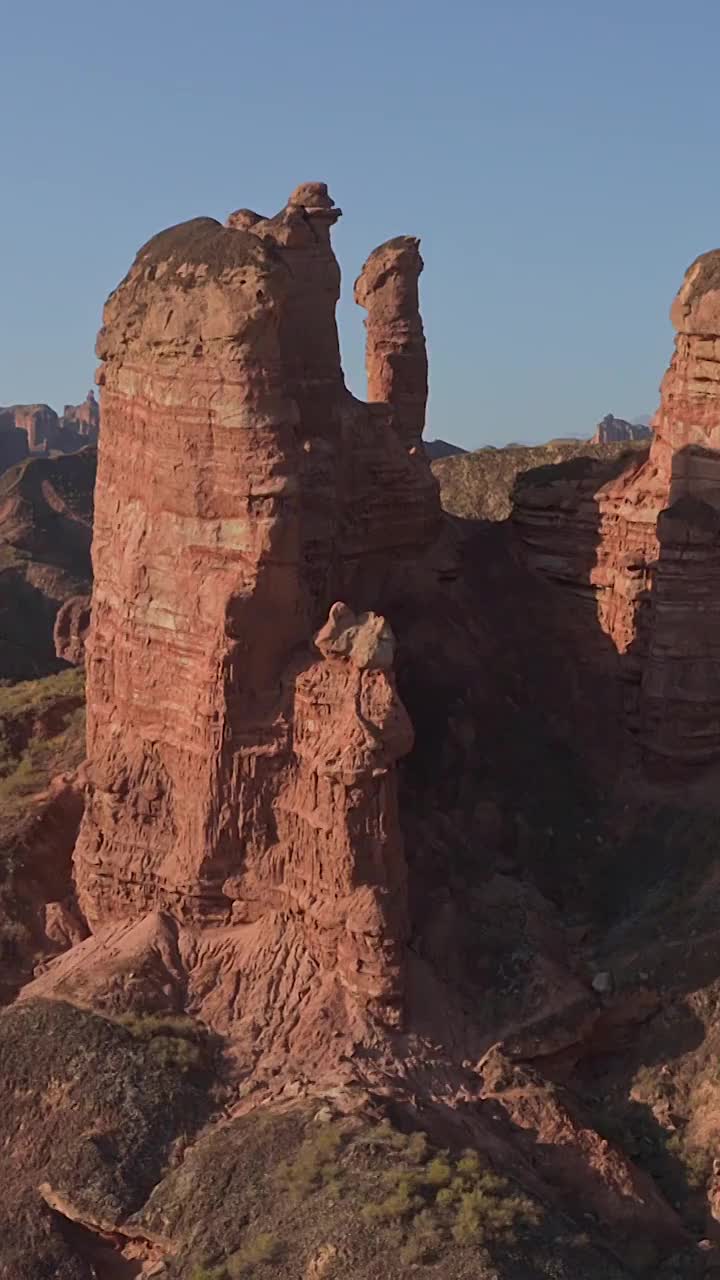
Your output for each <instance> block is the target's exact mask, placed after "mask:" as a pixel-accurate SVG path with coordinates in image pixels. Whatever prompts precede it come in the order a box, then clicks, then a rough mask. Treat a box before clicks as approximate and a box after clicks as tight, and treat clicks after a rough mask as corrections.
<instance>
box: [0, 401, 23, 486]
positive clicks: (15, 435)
mask: <svg viewBox="0 0 720 1280" xmlns="http://www.w3.org/2000/svg"><path fill="white" fill-rule="evenodd" d="M28 452H29V450H28V442H27V432H25V431H22V430H21V429H20V428H19V427H16V426H15V418H14V416H13V415H11V414H10V412H9V411H8V410H6V409H0V473H1V472H3V471H7V470H8V468H9V467H14V466H16V465H17V463H18V462H22V461H23V459H24V458H27V456H28Z"/></svg>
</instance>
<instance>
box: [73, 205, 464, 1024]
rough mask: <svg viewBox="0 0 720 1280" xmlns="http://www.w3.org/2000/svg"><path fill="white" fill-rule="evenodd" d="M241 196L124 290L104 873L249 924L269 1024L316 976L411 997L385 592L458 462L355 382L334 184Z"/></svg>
mask: <svg viewBox="0 0 720 1280" xmlns="http://www.w3.org/2000/svg"><path fill="white" fill-rule="evenodd" d="M241 213H242V216H240V214H238V215H234V216H233V217H232V218H231V219H230V225H229V226H228V227H227V228H223V227H221V226H220V225H219V224H218V223H216V222H214V221H213V220H212V219H207V218H201V219H196V220H195V221H193V222H190V223H186V224H183V225H181V226H179V227H175V228H172V229H170V230H169V231H166V232H163V233H161V234H160V235H159V236H156V237H155V238H154V239H153V240H151V241H150V242H149V243H148V244H147V245H146V246H145V247H144V248H143V249H141V250H140V253H139V254H138V256H137V258H136V261H135V263H134V265H133V267H132V268H131V270H130V272H129V273H128V275H127V276H126V278H125V280H124V281H123V282H122V283H121V284H120V286H119V287H118V288H117V289H116V291H115V292H114V293H113V294H112V295H111V297H110V298H109V300H108V303H107V305H106V308H105V314H104V325H103V329H102V331H101V333H100V336H99V339H98V354H99V355H100V358H101V360H102V361H103V365H102V370H101V374H100V382H101V384H102V386H103V397H102V412H103V422H104V430H103V439H102V441H101V446H100V459H99V476H98V489H97V495H98V496H97V507H96V523H95V538H94V547H93V558H94V568H95V588H94V595H93V617H92V626H91V630H90V636H89V639H88V645H87V652H88V660H87V669H88V675H87V683H88V722H89V724H88V754H89V765H88V777H89V791H88V798H87V807H86V813H85V818H84V821H83V826H82V830H81V833H80V838H79V841H78V846H77V850H76V875H77V880H78V888H79V897H80V902H81V905H82V907H83V909H84V910H85V912H86V914H87V917H88V919H89V920H90V922H91V925H92V926H93V927H95V928H97V927H98V926H100V925H101V924H103V923H105V922H109V921H111V920H114V919H117V918H118V917H122V916H129V917H140V916H142V915H143V914H144V913H145V912H148V911H151V910H153V909H155V908H164V909H166V910H169V911H171V912H172V913H173V914H174V915H176V916H179V917H181V918H183V919H185V920H186V921H193V920H200V919H204V920H206V921H214V922H216V925H217V926H221V925H223V926H227V927H229V928H230V929H231V931H232V933H231V935H229V936H231V937H232V939H233V941H232V947H233V948H234V952H233V954H234V956H235V960H234V961H233V967H235V966H236V965H239V972H240V973H242V974H243V975H244V976H243V977H241V979H240V983H241V993H240V996H239V1000H240V1005H241V1007H242V1016H244V1017H245V1018H246V1021H247V1022H248V1024H249V1023H250V1021H251V1019H252V1017H255V1018H256V1019H257V1018H258V1017H260V1018H262V1017H266V1018H273V1019H275V1020H277V1017H278V1016H279V1015H280V1016H282V1017H286V1018H289V1017H295V1016H296V1006H297V1005H298V1003H299V1002H300V1003H301V1002H302V1000H303V999H307V992H308V984H310V987H312V986H313V985H314V986H315V987H316V989H317V991H316V992H315V993H314V995H316V994H318V993H319V1002H320V1003H321V1004H322V1003H324V1004H325V1005H326V1006H327V1004H328V1002H333V1001H334V1002H335V1003H337V1001H338V999H340V1001H341V1003H342V1001H344V1000H346V999H347V997H348V995H349V997H351V999H352V1001H353V1002H354V1006H355V1007H356V1008H357V1009H358V1010H360V1011H362V1010H363V1009H365V1008H366V1007H368V1006H371V1007H372V1008H374V1009H376V1010H378V1011H381V1012H383V1013H384V1015H385V1016H388V1017H391V1018H394V1017H395V1016H396V1012H395V1011H396V1010H397V1006H398V1002H399V999H400V997H401V995H402V951H403V943H404V940H405V937H406V933H407V907H406V892H405V863H404V857H403V850H402V840H401V835H400V829H399V821H398V814H397V797H396V781H395V775H394V764H395V761H396V760H397V758H398V757H399V756H400V755H402V754H403V753H404V752H406V751H407V750H408V749H409V747H410V744H411V741H412V734H411V728H410V725H409V722H408V719H407V716H406V715H405V712H404V710H403V708H402V706H401V704H400V702H399V700H398V698H397V694H396V692H395V686H394V678H393V671H392V650H393V641H392V634H391V632H390V630H389V628H388V627H387V625H386V624H385V623H384V621H383V619H382V618H380V617H377V616H375V615H374V614H372V613H367V612H365V611H367V610H368V608H369V607H370V606H372V605H373V604H382V597H383V594H387V591H388V583H389V582H391V581H392V579H393V575H395V576H396V577H397V578H398V579H400V580H402V579H404V578H405V577H406V573H407V569H408V568H409V567H411V566H412V564H413V563H414V561H415V560H416V559H417V557H418V555H419V554H421V553H422V551H423V549H424V548H425V547H427V546H428V545H429V544H430V543H431V542H432V541H433V539H434V538H435V537H436V535H437V532H438V528H439V520H440V510H439V502H438V495H437V486H436V484H435V482H434V480H433V478H432V475H431V473H430V470H429V467H428V465H427V462H426V460H425V458H424V457H423V456H421V455H420V454H419V453H417V452H409V451H408V449H407V447H406V436H407V432H406V430H405V429H404V428H403V425H402V424H401V423H400V422H399V421H398V417H397V415H396V413H395V412H394V410H393V408H392V406H389V405H386V404H383V405H377V406H374V405H371V406H368V405H364V404H361V403H360V402H359V401H357V400H355V399H354V398H353V397H352V396H351V395H350V393H349V392H348V391H347V390H346V388H345V386H344V380H343V375H342V369H341V366H340V353H339V344H338V336H337V328H336V324H335V314H334V313H335V304H336V301H337V297H338V293H339V284H340V276H339V269H338V265H337V262H336V260H335V257H334V254H333V252H332V247H331V244H330V228H331V226H332V224H333V223H334V222H335V221H336V219H337V218H338V217H339V216H340V213H339V210H337V209H336V208H335V207H334V204H333V201H332V200H331V199H330V197H329V196H328V193H327V188H326V187H325V185H324V184H321V183H308V184H304V185H303V186H302V187H299V188H298V189H297V191H296V192H295V193H294V194H293V195H292V196H291V198H290V200H289V202H288V205H287V206H286V208H285V209H284V210H282V211H281V213H280V214H278V215H277V216H276V217H274V218H269V219H261V218H259V217H256V216H255V215H253V216H252V218H251V217H249V216H248V215H247V212H246V211H241ZM409 243H412V244H413V245H414V246H416V242H409ZM416 252H417V251H416V247H415V253H416ZM420 331H421V330H420ZM421 390H422V398H423V400H424V392H425V385H424V375H423V385H422V388H421ZM340 600H342V601H346V602H347V603H346V604H339V603H337V602H338V601H340ZM331 606H332V607H331ZM356 612H357V613H359V614H360V616H358V617H355V613H356ZM323 623H324V624H325V625H321V624H323ZM318 627H320V630H319V631H318V633H317V635H316V637H315V641H314V643H313V640H312V635H313V632H314V631H315V630H317V628H318ZM240 952H242V955H243V957H244V958H243V960H242V962H239V961H238V955H239V954H240ZM281 957H283V959H282V960H281ZM280 963H282V964H284V966H285V970H286V991H285V997H284V1000H281V1005H282V1009H281V1010H278V1009H276V1008H273V1007H271V1006H273V1005H274V1004H277V996H275V998H274V1000H273V999H271V998H270V997H269V995H268V996H267V998H266V996H264V995H262V996H258V995H257V992H258V990H259V989H260V987H261V986H263V984H264V987H265V988H267V989H268V991H269V990H270V988H271V987H274V986H275V984H276V982H277V967H278V964H280ZM253 992H254V993H255V994H253ZM333 992H334V993H335V994H333ZM343 993H344V994H343ZM225 1003H226V1005H227V1003H228V1001H227V1000H226V1001H225ZM293 1010H295V1012H293ZM227 1016H228V1010H227V1009H226V1010H225V1017H227Z"/></svg>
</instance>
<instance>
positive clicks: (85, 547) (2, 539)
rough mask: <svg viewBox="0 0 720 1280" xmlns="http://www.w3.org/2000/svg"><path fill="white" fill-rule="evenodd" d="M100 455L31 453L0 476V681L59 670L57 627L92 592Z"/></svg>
mask: <svg viewBox="0 0 720 1280" xmlns="http://www.w3.org/2000/svg"><path fill="white" fill-rule="evenodd" d="M95 464H96V454H95V450H94V449H89V448H88V449H84V450H81V451H80V452H78V453H75V454H73V455H71V456H68V457H59V458H44V457H38V458H27V459H26V460H25V461H24V462H22V463H20V465H19V466H17V467H12V468H11V469H10V470H8V471H6V472H5V474H4V475H2V476H0V678H2V679H8V678H10V679H21V680H22V679H29V678H30V677H32V676H37V675H46V674H48V673H49V672H51V671H56V670H57V669H58V665H59V664H58V662H57V659H56V654H55V646H54V643H53V625H54V622H55V617H56V614H57V612H58V609H59V608H60V606H61V605H62V604H63V602H64V601H65V600H67V599H68V598H69V597H71V596H77V595H78V594H79V593H83V594H85V593H87V592H88V591H89V590H90V584H91V580H92V569H91V563H90V542H91V539H92V527H93V489H94V484H95Z"/></svg>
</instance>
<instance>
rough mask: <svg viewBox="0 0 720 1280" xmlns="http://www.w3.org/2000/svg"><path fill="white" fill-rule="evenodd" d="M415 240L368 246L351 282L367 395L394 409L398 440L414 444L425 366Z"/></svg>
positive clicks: (420, 416) (399, 239)
mask: <svg viewBox="0 0 720 1280" xmlns="http://www.w3.org/2000/svg"><path fill="white" fill-rule="evenodd" d="M419 244H420V241H419V240H415V239H413V237H412V236H397V237H396V238H395V239H394V240H388V241H387V242H386V243H385V244H381V245H380V246H379V248H377V249H375V250H373V252H372V253H371V254H370V257H369V258H368V260H367V262H366V263H365V266H364V267H363V269H362V272H361V273H360V275H359V276H358V279H357V280H356V281H355V301H356V302H357V303H358V304H359V305H360V306H361V307H365V309H366V311H367V313H368V314H367V319H366V321H365V328H366V331H367V344H366V351H365V362H366V368H367V382H368V399H369V400H371V401H380V402H384V403H387V404H392V405H394V406H395V408H396V409H397V415H398V420H399V423H400V429H401V431H402V436H403V439H404V440H405V442H406V444H408V445H416V444H418V443H419V441H420V438H421V436H422V433H423V429H424V427H425V405H426V402H427V390H428V386H427V378H428V364H427V351H426V349H425V333H424V331H423V325H422V318H421V316H420V307H419V302H418V280H419V277H420V272H421V271H422V269H423V260H422V258H421V257H420V251H419V247H418V246H419Z"/></svg>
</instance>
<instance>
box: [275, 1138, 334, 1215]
mask: <svg viewBox="0 0 720 1280" xmlns="http://www.w3.org/2000/svg"><path fill="white" fill-rule="evenodd" d="M341 1143H342V1135H341V1133H340V1130H339V1129H338V1128H337V1127H336V1126H335V1125H332V1124H328V1125H324V1126H323V1127H322V1128H320V1129H318V1130H317V1131H316V1132H315V1133H313V1134H312V1135H311V1136H310V1137H309V1138H306V1139H305V1141H304V1142H303V1144H302V1146H301V1147H300V1150H299V1151H298V1153H297V1155H296V1156H295V1159H294V1160H286V1161H284V1162H283V1164H281V1165H280V1167H279V1168H278V1170H277V1175H276V1176H277V1179H278V1182H279V1183H280V1184H281V1185H282V1186H283V1187H284V1188H285V1190H286V1191H287V1192H288V1194H289V1196H290V1198H291V1200H292V1201H293V1202H294V1203H296V1204H297V1203H298V1202H299V1201H301V1200H305V1199H306V1198H307V1197H308V1196H309V1195H310V1193H311V1192H312V1191H314V1190H316V1189H317V1188H319V1187H322V1186H328V1185H333V1186H334V1188H335V1189H337V1186H338V1178H339V1174H340V1169H339V1166H338V1164H337V1160H336V1157H337V1154H338V1152H339V1149H340V1146H341Z"/></svg>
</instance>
